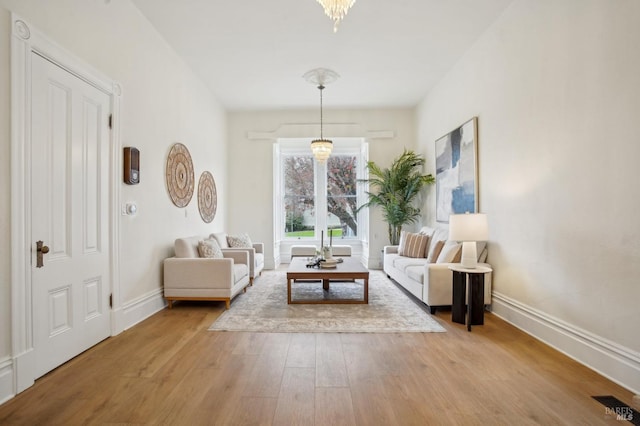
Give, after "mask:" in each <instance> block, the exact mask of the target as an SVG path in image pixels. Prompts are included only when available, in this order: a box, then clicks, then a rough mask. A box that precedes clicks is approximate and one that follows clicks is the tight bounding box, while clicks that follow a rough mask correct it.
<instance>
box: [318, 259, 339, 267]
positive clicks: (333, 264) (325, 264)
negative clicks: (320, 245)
mask: <svg viewBox="0 0 640 426" xmlns="http://www.w3.org/2000/svg"><path fill="white" fill-rule="evenodd" d="M337 266H338V261H337V260H336V259H325V260H324V261H323V262H320V267H321V268H323V269H331V268H336V267H337Z"/></svg>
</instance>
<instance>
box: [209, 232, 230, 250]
mask: <svg viewBox="0 0 640 426" xmlns="http://www.w3.org/2000/svg"><path fill="white" fill-rule="evenodd" d="M211 236H212V237H213V238H215V239H216V241H217V242H218V245H219V246H220V248H229V243H228V242H227V233H226V232H214V233H213V234H211Z"/></svg>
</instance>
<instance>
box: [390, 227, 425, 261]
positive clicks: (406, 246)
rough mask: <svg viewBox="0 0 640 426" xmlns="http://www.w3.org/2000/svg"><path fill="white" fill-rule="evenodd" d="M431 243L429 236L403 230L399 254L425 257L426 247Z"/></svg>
mask: <svg viewBox="0 0 640 426" xmlns="http://www.w3.org/2000/svg"><path fill="white" fill-rule="evenodd" d="M428 243H429V236H428V235H424V234H413V233H411V232H404V231H403V232H402V234H401V236H400V246H399V247H398V254H399V255H401V256H405V257H414V258H415V257H424V252H425V249H426V248H427V244H428Z"/></svg>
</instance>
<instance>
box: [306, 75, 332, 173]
mask: <svg viewBox="0 0 640 426" xmlns="http://www.w3.org/2000/svg"><path fill="white" fill-rule="evenodd" d="M303 77H304V78H305V80H307V81H308V82H309V83H313V84H316V85H317V86H318V90H320V139H314V140H312V141H311V152H313V156H314V157H316V160H318V162H319V163H321V164H322V163H324V162H325V161H327V159H328V158H329V156H330V155H331V151H332V150H333V142H331V141H330V140H329V139H325V138H324V134H323V129H322V91H323V90H324V88H325V86H324V85H325V84H329V83H332V82H334V81H336V79H337V78H338V77H339V76H338V73H336V72H335V71H331V70H328V69H326V68H316V69H313V70H311V71H309V72H307V73H305V74H304V75H303Z"/></svg>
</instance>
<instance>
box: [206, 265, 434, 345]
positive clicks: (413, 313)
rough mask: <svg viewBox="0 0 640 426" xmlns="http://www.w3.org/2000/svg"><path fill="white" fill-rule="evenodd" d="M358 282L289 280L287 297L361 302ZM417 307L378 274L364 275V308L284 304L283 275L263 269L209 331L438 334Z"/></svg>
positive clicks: (285, 281) (285, 294)
mask: <svg viewBox="0 0 640 426" xmlns="http://www.w3.org/2000/svg"><path fill="white" fill-rule="evenodd" d="M362 290H363V284H362V283H359V282H358V283H336V282H331V285H330V290H329V292H328V293H327V292H324V290H322V283H321V282H295V283H293V285H292V298H293V299H294V300H298V299H302V298H317V297H325V298H341V299H346V298H353V299H362V294H363V292H362ZM425 309H426V307H425V308H424V309H423V308H422V307H420V306H418V305H417V303H416V302H414V301H413V300H411V299H410V297H409V296H408V295H406V294H405V293H404V292H403V291H402V290H401V289H399V288H398V287H397V286H396V285H395V284H394V283H392V282H391V281H390V280H389V279H388V278H387V277H386V275H385V274H384V272H382V271H371V272H370V274H369V304H366V305H365V304H360V305H345V304H342V305H339V304H316V305H306V304H302V305H288V304H287V280H286V271H284V270H277V271H264V272H263V273H262V276H261V277H260V278H258V279H256V281H255V282H254V284H253V286H252V287H249V288H248V289H247V292H246V293H241V294H239V295H238V296H237V297H236V298H235V299H233V301H232V302H231V308H230V309H229V310H227V311H225V312H224V313H222V315H220V317H218V319H217V320H216V321H215V322H214V323H213V324H212V325H211V327H209V330H224V331H263V332H285V333H319V332H330V333H392V332H444V331H445V329H444V328H443V327H442V326H441V325H440V324H439V323H438V320H437V319H435V318H434V317H432V316H431V315H429V313H428V312H427V311H426V310H425Z"/></svg>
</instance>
